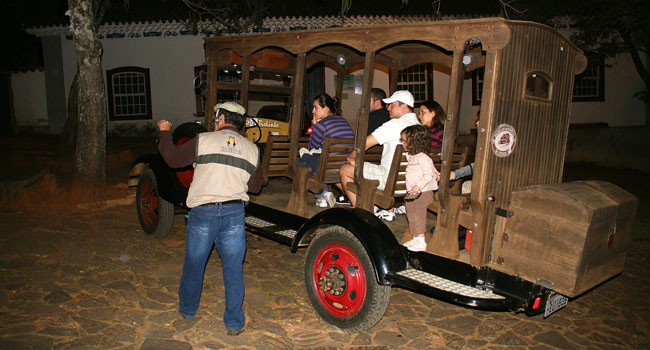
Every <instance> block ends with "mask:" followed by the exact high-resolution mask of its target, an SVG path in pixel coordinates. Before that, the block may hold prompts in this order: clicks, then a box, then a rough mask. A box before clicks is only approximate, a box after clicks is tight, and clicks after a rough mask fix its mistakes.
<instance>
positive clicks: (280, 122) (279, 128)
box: [246, 105, 289, 144]
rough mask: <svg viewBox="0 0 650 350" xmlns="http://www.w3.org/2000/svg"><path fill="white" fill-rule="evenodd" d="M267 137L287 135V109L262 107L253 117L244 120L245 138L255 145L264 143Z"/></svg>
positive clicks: (284, 107) (280, 106)
mask: <svg viewBox="0 0 650 350" xmlns="http://www.w3.org/2000/svg"><path fill="white" fill-rule="evenodd" d="M269 135H289V107H288V106H283V105H269V106H263V107H262V108H260V110H259V111H258V112H257V115H256V116H255V117H252V116H248V117H247V118H246V136H247V137H248V139H249V140H250V141H252V142H255V143H258V144H259V143H266V140H267V139H268V137H269Z"/></svg>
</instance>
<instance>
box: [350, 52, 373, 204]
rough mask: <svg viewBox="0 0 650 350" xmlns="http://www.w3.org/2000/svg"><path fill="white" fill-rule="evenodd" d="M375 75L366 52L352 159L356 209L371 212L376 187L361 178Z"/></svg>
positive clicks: (368, 53) (370, 58)
mask: <svg viewBox="0 0 650 350" xmlns="http://www.w3.org/2000/svg"><path fill="white" fill-rule="evenodd" d="M374 73H375V52H374V51H370V52H366V60H365V62H364V65H363V95H362V96H361V110H360V113H359V117H360V118H359V122H358V125H359V126H358V127H357V134H356V142H355V146H354V149H355V151H356V152H357V156H356V158H355V159H354V161H355V167H354V182H355V183H356V185H357V188H358V189H359V191H358V192H359V193H357V203H356V206H357V208H363V209H366V210H368V211H370V212H372V207H373V204H374V198H375V191H377V187H376V185H375V182H374V181H367V180H366V179H364V178H363V161H364V158H365V151H366V134H367V133H368V113H369V110H370V94H371V90H372V78H373V76H374Z"/></svg>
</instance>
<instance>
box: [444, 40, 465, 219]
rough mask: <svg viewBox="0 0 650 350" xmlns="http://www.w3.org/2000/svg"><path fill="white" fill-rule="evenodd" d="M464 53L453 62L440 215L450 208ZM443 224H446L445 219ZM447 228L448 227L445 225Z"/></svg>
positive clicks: (455, 53)
mask: <svg viewBox="0 0 650 350" xmlns="http://www.w3.org/2000/svg"><path fill="white" fill-rule="evenodd" d="M464 78H465V72H464V71H463V51H454V56H453V57H452V62H451V78H450V81H449V98H448V100H447V120H446V121H445V134H444V136H443V141H442V144H443V145H444V146H443V149H442V155H441V157H440V158H441V160H442V164H441V169H440V183H439V188H440V189H439V190H438V200H439V201H440V212H439V213H438V215H443V216H444V215H447V213H446V210H447V209H448V208H449V173H450V172H451V157H452V156H453V154H454V148H455V145H456V133H457V131H458V112H459V110H460V99H461V97H462V96H461V95H462V89H463V79H464ZM442 219H443V223H444V222H446V220H445V218H444V217H443V218H442ZM445 226H446V225H445Z"/></svg>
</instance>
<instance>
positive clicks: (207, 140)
mask: <svg viewBox="0 0 650 350" xmlns="http://www.w3.org/2000/svg"><path fill="white" fill-rule="evenodd" d="M258 154H259V151H258V149H257V146H256V145H255V144H254V143H252V142H250V141H249V140H248V139H247V138H246V137H244V136H242V135H240V134H239V133H237V132H236V131H235V130H234V129H222V130H219V131H216V132H205V133H202V134H199V135H198V140H197V143H196V163H195V165H194V178H193V180H192V184H191V185H190V190H189V192H188V194H187V202H186V203H187V206H188V207H190V208H194V207H196V206H198V205H201V204H205V203H213V202H225V201H229V200H233V199H241V200H245V201H247V200H248V195H247V194H246V191H247V190H248V179H249V178H250V177H251V175H252V174H253V172H255V168H257V166H258Z"/></svg>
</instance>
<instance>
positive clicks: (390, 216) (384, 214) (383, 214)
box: [375, 210, 395, 221]
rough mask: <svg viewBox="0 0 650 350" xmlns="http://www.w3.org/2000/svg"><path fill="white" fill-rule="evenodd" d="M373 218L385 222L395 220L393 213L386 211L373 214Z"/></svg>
mask: <svg viewBox="0 0 650 350" xmlns="http://www.w3.org/2000/svg"><path fill="white" fill-rule="evenodd" d="M375 216H376V217H378V218H380V219H382V220H386V221H393V220H395V213H394V212H392V211H388V210H380V211H378V212H376V213H375Z"/></svg>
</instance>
